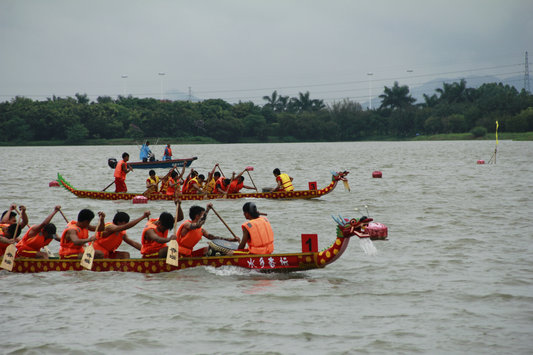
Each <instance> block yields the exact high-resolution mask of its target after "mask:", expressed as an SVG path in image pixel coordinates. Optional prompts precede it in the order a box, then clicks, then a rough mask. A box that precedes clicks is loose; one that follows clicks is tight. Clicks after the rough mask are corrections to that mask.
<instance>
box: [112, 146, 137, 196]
mask: <svg viewBox="0 0 533 355" xmlns="http://www.w3.org/2000/svg"><path fill="white" fill-rule="evenodd" d="M129 160H130V155H129V154H128V153H126V152H124V153H122V160H121V161H119V162H118V164H117V166H116V167H115V174H114V176H115V192H128V187H127V186H126V174H127V173H129V172H130V171H133V168H132V167H131V166H128V161H129Z"/></svg>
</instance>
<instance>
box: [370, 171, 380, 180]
mask: <svg viewBox="0 0 533 355" xmlns="http://www.w3.org/2000/svg"><path fill="white" fill-rule="evenodd" d="M372 177H373V178H381V171H377V170H376V171H374V172H373V173H372Z"/></svg>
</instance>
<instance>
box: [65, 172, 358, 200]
mask: <svg viewBox="0 0 533 355" xmlns="http://www.w3.org/2000/svg"><path fill="white" fill-rule="evenodd" d="M348 174H349V172H348V171H343V172H334V173H333V172H332V178H331V182H330V183H329V185H327V186H326V187H324V188H322V189H310V190H294V191H275V192H245V193H241V192H239V193H232V194H227V195H223V194H181V195H180V199H181V200H182V201H188V200H213V199H230V200H234V199H241V198H268V199H311V198H317V197H321V196H324V195H326V194H328V193H330V192H331V191H333V189H335V187H336V186H337V183H338V182H339V181H342V182H343V183H344V185H345V187H346V188H347V189H348V190H349V185H348V180H347V178H346V175H348ZM57 182H58V183H59V185H60V186H62V187H64V188H65V189H67V190H68V191H70V192H72V193H73V194H74V195H76V196H78V197H82V198H92V199H98V200H133V199H134V198H136V197H138V196H142V194H141V193H130V192H107V191H94V190H78V189H76V188H74V187H73V186H72V185H71V184H70V183H68V182H67V181H66V180H65V178H63V176H61V174H59V173H58V174H57ZM144 197H146V198H147V199H148V200H170V201H172V200H174V196H172V195H166V194H161V193H152V194H150V195H145V196H144Z"/></svg>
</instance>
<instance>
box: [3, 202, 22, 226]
mask: <svg viewBox="0 0 533 355" xmlns="http://www.w3.org/2000/svg"><path fill="white" fill-rule="evenodd" d="M19 209H20V217H21V223H20V225H19V228H20V229H21V230H22V228H24V227H26V225H27V224H28V215H27V214H26V207H24V206H19ZM16 210H17V205H15V204H12V205H11V206H9V209H8V210H7V211H4V212H3V213H2V218H1V219H0V227H9V226H10V225H12V224H15V223H17V212H16Z"/></svg>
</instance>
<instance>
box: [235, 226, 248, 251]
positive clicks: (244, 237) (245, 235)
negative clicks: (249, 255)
mask: <svg viewBox="0 0 533 355" xmlns="http://www.w3.org/2000/svg"><path fill="white" fill-rule="evenodd" d="M248 239H250V233H248V230H247V229H243V230H242V240H241V242H240V243H239V246H238V247H237V249H244V248H245V247H246V242H248Z"/></svg>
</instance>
